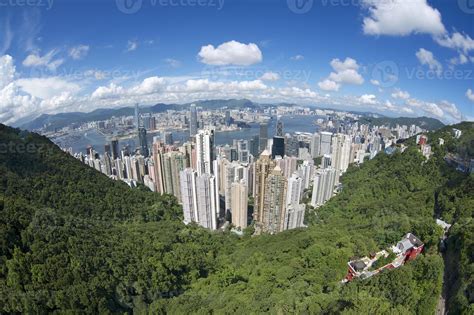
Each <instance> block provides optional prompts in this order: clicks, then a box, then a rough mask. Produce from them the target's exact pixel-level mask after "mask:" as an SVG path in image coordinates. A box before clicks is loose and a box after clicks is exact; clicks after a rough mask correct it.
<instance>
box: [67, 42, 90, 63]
mask: <svg viewBox="0 0 474 315" xmlns="http://www.w3.org/2000/svg"><path fill="white" fill-rule="evenodd" d="M89 48H90V47H89V46H87V45H78V46H75V47H72V48H71V49H69V56H70V57H71V58H72V59H74V60H79V59H82V58H84V57H85V56H87V54H88V53H89Z"/></svg>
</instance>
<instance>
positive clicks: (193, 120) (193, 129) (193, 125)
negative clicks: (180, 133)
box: [189, 104, 198, 138]
mask: <svg viewBox="0 0 474 315" xmlns="http://www.w3.org/2000/svg"><path fill="white" fill-rule="evenodd" d="M189 116H190V117H189V136H190V137H191V138H193V137H194V136H195V135H196V134H197V131H198V118H197V116H198V114H197V108H196V105H195V104H191V107H190V115H189Z"/></svg>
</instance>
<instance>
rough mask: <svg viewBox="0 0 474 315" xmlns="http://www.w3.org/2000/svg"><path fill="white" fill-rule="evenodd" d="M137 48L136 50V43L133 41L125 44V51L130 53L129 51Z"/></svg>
mask: <svg viewBox="0 0 474 315" xmlns="http://www.w3.org/2000/svg"><path fill="white" fill-rule="evenodd" d="M137 48H138V42H137V41H135V40H129V41H128V42H127V49H126V50H125V51H126V52H130V51H134V50H137Z"/></svg>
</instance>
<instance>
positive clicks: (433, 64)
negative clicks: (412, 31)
mask: <svg viewBox="0 0 474 315" xmlns="http://www.w3.org/2000/svg"><path fill="white" fill-rule="evenodd" d="M416 58H418V61H419V62H420V63H421V64H422V65H427V66H428V67H429V68H430V70H433V71H435V72H436V73H437V74H438V75H439V74H441V72H442V71H443V66H442V65H441V63H440V62H439V61H438V60H436V58H435V57H434V56H433V53H432V52H431V51H429V50H426V49H424V48H420V50H418V51H417V53H416Z"/></svg>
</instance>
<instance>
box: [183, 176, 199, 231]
mask: <svg viewBox="0 0 474 315" xmlns="http://www.w3.org/2000/svg"><path fill="white" fill-rule="evenodd" d="M179 179H180V181H179V182H180V189H181V201H182V204H183V216H184V223H186V224H188V223H191V222H198V221H199V215H198V211H197V198H196V197H197V196H196V172H195V171H193V170H192V169H191V168H187V169H185V170H183V171H181V172H180V173H179Z"/></svg>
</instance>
